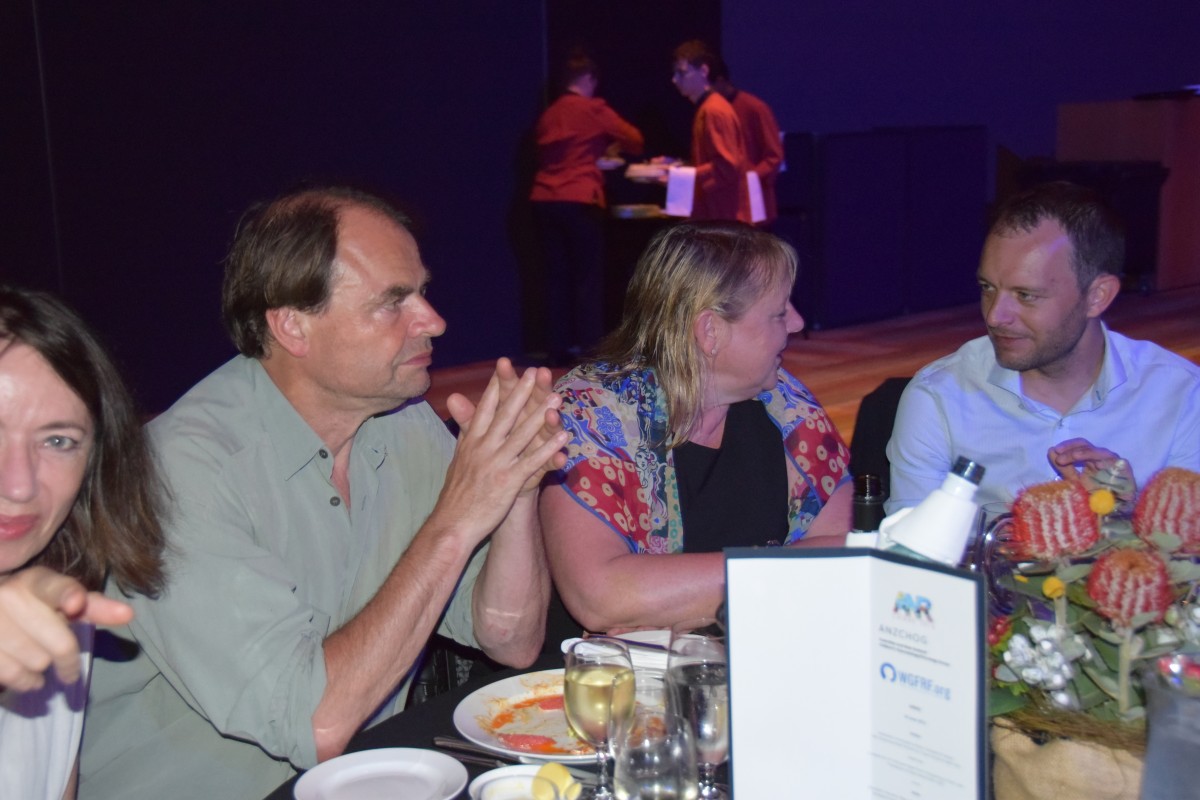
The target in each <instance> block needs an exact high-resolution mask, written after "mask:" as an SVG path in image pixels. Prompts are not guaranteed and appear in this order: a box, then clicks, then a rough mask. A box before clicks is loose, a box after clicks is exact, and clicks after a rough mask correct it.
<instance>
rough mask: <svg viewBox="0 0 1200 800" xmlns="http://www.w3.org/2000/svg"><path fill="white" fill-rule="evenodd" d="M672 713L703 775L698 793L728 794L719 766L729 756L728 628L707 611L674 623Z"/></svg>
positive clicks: (709, 798) (709, 799) (710, 799)
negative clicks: (719, 781)
mask: <svg viewBox="0 0 1200 800" xmlns="http://www.w3.org/2000/svg"><path fill="white" fill-rule="evenodd" d="M667 687H668V696H669V698H670V699H669V701H668V702H669V703H670V711H671V715H672V716H673V717H674V719H675V721H676V723H677V724H678V725H679V726H680V727H682V728H683V729H684V730H685V731H686V732H687V734H688V735H689V736H690V737H691V739H692V744H693V746H694V747H695V751H696V767H697V770H698V772H699V778H700V797H701V798H704V800H715V799H716V798H721V797H724V794H723V793H722V792H721V790H720V788H719V787H718V786H717V777H716V772H717V767H719V766H720V765H721V764H723V763H725V759H726V758H728V757H729V660H728V658H727V656H726V652H725V631H724V629H723V628H722V627H721V626H720V624H719V623H718V622H717V620H715V619H712V618H708V617H704V618H701V619H693V620H688V621H686V622H680V623H677V624H675V625H672V626H671V652H670V653H669V654H668V655H667Z"/></svg>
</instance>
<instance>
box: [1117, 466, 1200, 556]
mask: <svg viewBox="0 0 1200 800" xmlns="http://www.w3.org/2000/svg"><path fill="white" fill-rule="evenodd" d="M1133 532H1134V533H1136V534H1137V535H1138V536H1139V537H1140V538H1142V539H1144V540H1146V541H1149V540H1150V537H1151V536H1152V535H1154V534H1156V533H1169V534H1172V535H1174V536H1178V537H1179V539H1180V541H1181V542H1182V544H1181V546H1180V548H1179V551H1178V552H1179V553H1180V554H1183V555H1200V474H1197V473H1195V472H1191V471H1190V470H1186V469H1180V468H1179V467H1167V468H1166V469H1164V470H1162V471H1160V472H1159V473H1158V474H1157V475H1155V476H1154V477H1153V478H1151V479H1150V482H1149V483H1148V484H1146V488H1145V489H1143V490H1142V494H1141V497H1139V498H1138V502H1137V506H1136V507H1135V508H1134V511H1133Z"/></svg>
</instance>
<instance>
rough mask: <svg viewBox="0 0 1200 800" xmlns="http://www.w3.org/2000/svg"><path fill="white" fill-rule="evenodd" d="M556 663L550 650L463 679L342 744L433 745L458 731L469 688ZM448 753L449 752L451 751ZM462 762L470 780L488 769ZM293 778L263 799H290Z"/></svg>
mask: <svg viewBox="0 0 1200 800" xmlns="http://www.w3.org/2000/svg"><path fill="white" fill-rule="evenodd" d="M559 667H562V654H561V653H559V654H553V653H550V654H545V655H543V656H542V657H541V658H540V659H539V660H538V662H537V663H536V664H535V665H534V666H532V667H530V668H529V669H513V670H505V671H502V672H496V673H492V674H489V675H482V676H479V677H477V678H474V679H472V680H470V681H467V682H466V683H465V684H463V685H462V686H459V687H458V688H457V689H452V690H450V691H449V692H446V693H445V694H439V695H436V696H434V697H431V698H430V699H428V700H426V701H425V702H424V703H421V704H419V705H415V706H412V707H411V708H408V709H406V710H405V711H404V713H402V714H397V715H396V716H394V717H392V718H391V719H387V720H384V721H383V722H381V723H379V724H378V725H376V726H375V727H373V728H368V729H367V730H365V731H361V732H359V733H358V734H357V735H356V736H355V737H354V738H353V739H351V740H350V744H349V746H347V747H346V752H347V753H353V752H357V751H359V750H374V749H377V748H381V747H420V748H424V749H427V750H432V749H435V748H434V747H433V737H434V736H458V735H459V734H458V731H457V730H455V728H454V709H455V708H457V707H458V704H459V703H460V702H461V701H462V700H463V699H464V698H465V697H466V696H467V695H469V694H470V693H471V692H473V691H475V690H476V689H479V688H481V687H483V686H487V685H488V684H490V683H494V682H495V681H499V680H503V679H504V678H507V677H510V676H512V675H519V674H521V673H523V672H531V671H535V670H539V669H557V668H559ZM449 755H453V753H450V754H449ZM463 766H464V767H466V768H467V773H468V774H469V775H470V779H471V780H474V779H475V778H476V777H477V776H479V775H482V774H483V773H485V772H487V771H488V769H489V768H488V767H485V766H479V765H476V764H463ZM297 780H299V778H298V777H296V778H293V779H292V780H290V781H288V782H287V783H285V784H283V785H282V786H280V787H279V788H278V789H276V790H275V791H273V792H271V794H269V795H267V797H266V798H265V800H292V796H293V795H292V791H293V788H294V787H295V785H296V781H297ZM466 797H467V790H466V789H465V788H464V789H463V791H462V793H461V794H460V795H459V798H460V799H461V800H465V799H466Z"/></svg>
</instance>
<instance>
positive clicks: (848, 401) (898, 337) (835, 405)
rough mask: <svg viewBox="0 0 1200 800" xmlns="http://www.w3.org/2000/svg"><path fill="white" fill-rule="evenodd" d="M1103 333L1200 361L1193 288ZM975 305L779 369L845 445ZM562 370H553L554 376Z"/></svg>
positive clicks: (887, 328) (474, 368)
mask: <svg viewBox="0 0 1200 800" xmlns="http://www.w3.org/2000/svg"><path fill="white" fill-rule="evenodd" d="M1105 320H1106V321H1107V323H1108V325H1109V327H1110V328H1112V329H1113V330H1115V331H1120V332H1121V333H1123V334H1125V335H1127V336H1130V337H1132V338H1134V339H1149V340H1151V341H1153V342H1157V343H1158V344H1160V345H1162V346H1163V347H1165V348H1167V349H1169V350H1172V351H1174V352H1176V353H1178V354H1180V355H1181V356H1183V357H1184V358H1187V359H1189V360H1191V361H1192V362H1193V363H1195V364H1200V286H1197V287H1190V288H1187V289H1175V290H1171V291H1164V292H1156V293H1154V294H1151V295H1148V296H1141V295H1136V294H1130V295H1121V296H1120V297H1118V298H1117V301H1116V303H1115V304H1114V305H1113V307H1112V308H1111V309H1109V311H1108V313H1107V314H1106V315H1105ZM983 332H984V331H983V322H982V320H981V319H980V314H979V306H977V305H974V304H972V305H969V306H959V307H956V308H951V309H945V310H942V311H930V312H926V313H922V314H910V315H908V316H904V317H898V318H896V319H890V320H884V321H882V322H873V323H869V324H866V325H855V326H850V327H845V328H833V329H828V330H821V331H812V332H810V334H809V336H808V338H804V337H803V336H799V335H798V336H794V337H792V341H791V343H790V344H789V346H788V349H787V352H786V353H785V354H784V366H785V367H786V368H787V369H788V370H789V371H790V372H792V373H793V374H794V375H796V376H798V377H799V378H800V380H802V381H803V382H804V383H806V384H807V385H808V386H809V388H810V389H812V390H813V392H814V393H815V394H816V396H817V399H819V400H820V401H821V403H822V404H823V405H824V406H825V408H826V410H827V411H828V412H829V415H830V416H831V417H832V418H833V421H834V424H836V425H837V427H838V430H839V431H841V433H842V436H843V438H845V440H846V441H847V442H849V441H850V439H851V437H852V436H853V435H854V417H855V415H856V414H857V413H858V405H859V403H860V402H861V400H862V397H863V395H865V394H866V393H868V392H870V391H871V390H872V389H874V388H875V387H876V386H878V385H879V384H880V383H881V382H882V381H883V380H884V379H885V378H888V377H892V376H907V375H912V374H913V373H914V372H916V371H917V370H918V369H920V368H921V367H922V366H924V365H925V364H928V363H929V362H930V361H933V360H934V359H935V358H939V357H941V356H944V355H946V354H947V353H950V352H953V351H954V350H956V349H957V348H958V347H959V345H961V344H962V343H963V342H966V341H967V340H969V339H972V338H974V337H976V336H981V335H982V334H983ZM561 372H562V370H559V371H557V372H556V373H555V377H557V376H558V374H561ZM491 373H492V362H490V361H484V362H479V363H476V364H467V365H464V366H460V367H448V368H446V369H440V370H439V369H435V370H432V375H433V386H432V388H431V389H430V390H429V393H428V395H427V399H428V400H429V402H430V403H431V404H432V405H433V407H434V408H435V409H436V410H437V412H438V414H440V415H441V416H443V417H445V416H446V405H445V402H446V396H447V395H449V394H450V393H451V392H462V393H464V394H466V395H467V396H468V397H470V398H471V399H473V400H474V399H476V398H477V397H478V396H479V395H480V394H481V393H482V391H483V387H484V385H485V384H486V383H487V379H488V377H489V376H490V375H491Z"/></svg>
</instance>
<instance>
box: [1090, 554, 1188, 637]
mask: <svg viewBox="0 0 1200 800" xmlns="http://www.w3.org/2000/svg"><path fill="white" fill-rule="evenodd" d="M1087 593H1088V596H1089V597H1091V598H1092V600H1094V601H1096V612H1097V613H1098V614H1100V615H1102V616H1104V617H1107V618H1108V619H1110V620H1112V622H1113V623H1114V624H1115V625H1119V626H1120V627H1122V628H1129V627H1130V626H1131V624H1132V623H1133V619H1134V618H1135V617H1138V616H1140V615H1142V614H1153V615H1154V616H1153V617H1152V618H1151V619H1147V620H1146V622H1157V621H1159V620H1161V619H1162V617H1163V613H1164V612H1166V610H1167V608H1169V607H1170V605H1171V601H1172V600H1173V599H1174V596H1173V594H1172V592H1171V578H1170V575H1169V574H1168V572H1167V565H1166V563H1165V562H1164V561H1163V560H1162V558H1161V557H1160V556H1159V555H1158V554H1156V553H1152V552H1148V551H1146V550H1140V549H1132V548H1122V549H1119V550H1110V551H1109V552H1107V553H1105V554H1104V555H1102V556H1100V558H1098V559H1096V563H1095V565H1093V566H1092V573H1091V575H1089V576H1088V582H1087Z"/></svg>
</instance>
